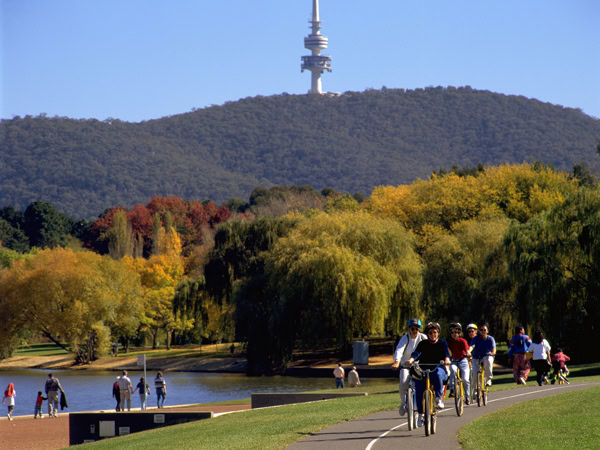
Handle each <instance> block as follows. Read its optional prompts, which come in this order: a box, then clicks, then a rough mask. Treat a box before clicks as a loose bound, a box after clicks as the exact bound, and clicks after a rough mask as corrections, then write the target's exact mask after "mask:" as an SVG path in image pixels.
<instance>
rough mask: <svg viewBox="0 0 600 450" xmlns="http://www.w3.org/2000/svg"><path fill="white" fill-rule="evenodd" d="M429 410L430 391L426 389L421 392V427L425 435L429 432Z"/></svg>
mask: <svg viewBox="0 0 600 450" xmlns="http://www.w3.org/2000/svg"><path fill="white" fill-rule="evenodd" d="M431 411H432V400H431V392H430V391H429V390H426V391H425V392H424V393H423V428H425V436H429V435H430V434H431V428H430V427H431Z"/></svg>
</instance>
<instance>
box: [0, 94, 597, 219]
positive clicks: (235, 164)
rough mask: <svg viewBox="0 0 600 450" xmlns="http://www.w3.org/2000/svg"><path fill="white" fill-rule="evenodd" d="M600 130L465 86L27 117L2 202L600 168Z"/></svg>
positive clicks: (8, 134) (0, 170) (3, 132)
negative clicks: (144, 114) (456, 169)
mask: <svg viewBox="0 0 600 450" xmlns="http://www.w3.org/2000/svg"><path fill="white" fill-rule="evenodd" d="M599 137H600V120H599V119H595V118H592V117H589V116H587V115H585V114H584V113H582V112H581V111H580V110H577V109H570V108H564V107H561V106H557V105H551V104H548V103H542V102H540V101H537V100H532V99H527V98H525V97H520V96H507V95H502V94H496V93H492V92H489V91H477V90H473V89H471V88H470V87H464V88H453V87H448V88H441V87H438V88H428V89H417V90H411V91H405V90H403V89H385V88H384V89H382V90H380V91H379V90H368V91H366V92H362V93H359V92H346V93H344V94H343V95H341V96H337V97H330V96H307V95H285V94H284V95H279V96H271V97H255V98H246V99H242V100H239V101H236V102H228V103H225V104H224V105H222V106H211V107H209V108H204V109H199V110H195V111H192V112H189V113H185V114H179V115H175V116H170V117H164V118H161V119H157V120H151V121H146V122H140V123H127V122H122V121H120V120H114V119H111V120H106V121H98V120H74V119H69V118H59V117H54V118H49V117H46V116H44V115H41V116H38V117H30V116H27V117H24V118H21V117H15V118H13V119H11V120H3V121H2V122H1V123H0V139H1V143H0V145H1V148H0V206H13V207H15V208H17V209H21V210H23V209H25V207H27V205H29V204H30V203H32V202H33V201H36V200H42V201H46V202H50V203H51V204H52V205H54V206H55V207H56V208H57V209H59V210H60V211H62V212H64V213H66V214H68V215H69V216H71V217H75V218H91V217H94V216H97V215H98V214H100V213H101V212H102V211H104V210H105V209H106V208H109V207H112V206H115V205H119V204H120V205H122V206H125V207H130V206H132V205H134V204H136V203H140V204H145V203H146V202H147V201H148V200H149V199H150V198H151V197H152V196H153V195H161V196H167V195H176V196H180V197H182V198H185V199H188V200H205V199H210V200H213V201H216V202H219V203H220V202H223V201H224V200H226V199H230V198H232V197H240V198H248V196H249V194H250V193H251V192H252V190H253V189H254V188H255V187H257V186H266V187H269V186H272V185H278V184H282V185H310V186H313V187H315V188H317V189H321V188H323V187H324V186H329V187H332V188H334V189H336V190H339V191H346V192H350V193H354V192H362V193H364V194H369V193H370V192H371V190H372V189H373V187H375V186H379V185H397V184H405V183H410V182H412V181H413V180H414V179H415V178H417V177H421V178H425V177H427V176H428V175H429V174H431V173H432V172H433V171H435V170H437V169H440V168H449V167H451V166H454V165H456V166H462V167H464V166H474V165H476V164H478V163H480V162H481V163H484V164H491V165H495V164H501V163H506V162H508V163H521V162H523V161H541V162H544V163H546V164H552V165H554V166H555V167H556V168H558V169H564V170H569V171H570V170H571V168H572V167H573V166H574V165H575V164H577V163H580V162H583V163H585V165H586V166H587V167H588V168H589V169H590V170H592V172H596V173H597V172H598V171H599V170H600V159H599V158H598V156H597V154H596V145H597V142H598V138H599Z"/></svg>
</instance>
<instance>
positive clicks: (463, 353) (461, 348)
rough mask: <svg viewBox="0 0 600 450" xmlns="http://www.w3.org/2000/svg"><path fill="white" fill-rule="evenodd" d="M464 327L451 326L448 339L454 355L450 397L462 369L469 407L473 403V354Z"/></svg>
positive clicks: (466, 400)
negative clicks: (470, 394) (471, 361)
mask: <svg viewBox="0 0 600 450" xmlns="http://www.w3.org/2000/svg"><path fill="white" fill-rule="evenodd" d="M462 335H463V334H462V325H461V324H460V323H458V322H454V323H451V324H450V339H448V348H449V349H450V354H451V355H452V364H451V365H450V372H451V377H450V382H449V388H450V397H452V396H453V395H454V387H455V383H456V374H457V372H458V369H460V373H461V378H462V381H463V382H464V386H465V390H464V391H463V392H466V395H465V397H466V398H465V403H466V404H467V405H468V404H470V403H471V399H470V398H469V397H470V396H469V393H470V392H471V391H470V387H471V383H470V380H471V374H470V372H471V370H470V368H469V359H470V358H471V352H470V351H469V344H468V343H467V341H466V340H465V339H463V337H462Z"/></svg>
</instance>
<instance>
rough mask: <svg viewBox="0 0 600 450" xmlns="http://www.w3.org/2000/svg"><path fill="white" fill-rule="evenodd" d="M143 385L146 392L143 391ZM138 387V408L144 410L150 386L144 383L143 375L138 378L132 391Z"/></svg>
mask: <svg viewBox="0 0 600 450" xmlns="http://www.w3.org/2000/svg"><path fill="white" fill-rule="evenodd" d="M144 387H145V388H146V392H145V393H144ZM138 389H139V391H140V404H141V405H142V406H141V407H140V409H141V410H142V411H144V410H145V409H146V399H147V397H146V394H148V395H150V386H148V385H147V384H146V379H145V378H144V377H142V378H140V382H139V383H138V384H137V386H136V387H135V389H134V390H133V393H134V394H135V391H137V390H138Z"/></svg>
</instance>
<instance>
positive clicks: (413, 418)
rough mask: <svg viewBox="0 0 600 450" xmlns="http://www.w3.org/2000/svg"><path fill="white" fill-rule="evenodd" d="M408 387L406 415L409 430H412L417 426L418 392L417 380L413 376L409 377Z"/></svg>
mask: <svg viewBox="0 0 600 450" xmlns="http://www.w3.org/2000/svg"><path fill="white" fill-rule="evenodd" d="M409 378H410V380H409V384H408V389H407V390H406V401H405V402H404V404H405V405H406V415H407V417H408V431H412V430H414V429H416V428H417V416H418V415H419V412H418V411H417V394H416V392H415V382H414V380H413V379H412V377H409Z"/></svg>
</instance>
